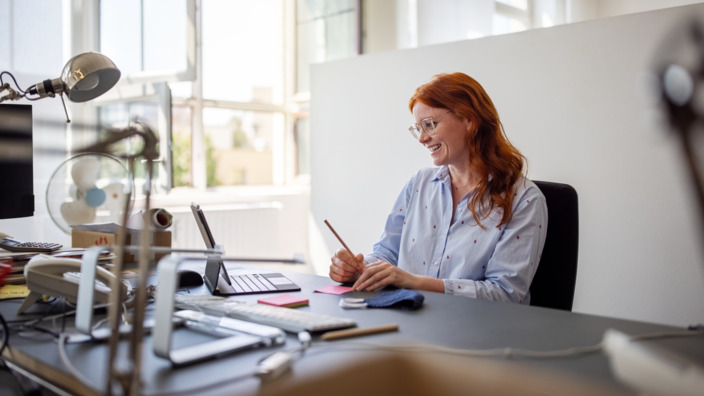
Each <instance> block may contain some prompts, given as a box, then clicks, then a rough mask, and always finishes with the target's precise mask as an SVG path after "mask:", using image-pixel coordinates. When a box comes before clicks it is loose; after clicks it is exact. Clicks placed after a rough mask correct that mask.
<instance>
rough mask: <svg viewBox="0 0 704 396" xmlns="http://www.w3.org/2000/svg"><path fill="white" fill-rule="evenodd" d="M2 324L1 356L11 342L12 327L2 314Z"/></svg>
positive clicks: (0, 322)
mask: <svg viewBox="0 0 704 396" xmlns="http://www.w3.org/2000/svg"><path fill="white" fill-rule="evenodd" d="M0 325H2V344H1V345H0V356H2V353H3V352H4V351H5V347H6V346H7V344H8V342H10V327H9V326H8V325H7V322H6V321H5V317H4V316H2V315H1V314H0Z"/></svg>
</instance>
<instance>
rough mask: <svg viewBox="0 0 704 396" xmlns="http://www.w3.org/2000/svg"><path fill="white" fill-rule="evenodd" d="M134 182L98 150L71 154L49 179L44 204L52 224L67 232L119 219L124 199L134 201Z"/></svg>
mask: <svg viewBox="0 0 704 396" xmlns="http://www.w3.org/2000/svg"><path fill="white" fill-rule="evenodd" d="M130 191H134V182H133V180H132V178H131V177H130V174H129V171H128V170H127V168H126V167H125V165H124V164H123V163H122V162H120V160H119V159H118V158H116V157H113V156H111V155H108V154H100V153H84V154H78V155H75V156H73V157H71V158H69V159H67V160H66V161H64V162H63V163H61V165H59V167H58V168H56V170H55V171H54V173H53V174H52V175H51V178H50V179H49V184H48V186H47V189H46V206H47V209H48V211H49V215H50V216H51V219H52V220H53V221H54V223H55V224H56V225H57V226H58V227H59V228H60V229H61V230H63V231H64V232H66V233H67V234H70V233H71V226H74V225H81V224H89V223H117V224H120V223H121V222H122V214H123V212H124V210H125V199H127V198H128V197H129V198H130V204H129V207H128V211H131V209H132V204H133V203H134V194H129V192H130Z"/></svg>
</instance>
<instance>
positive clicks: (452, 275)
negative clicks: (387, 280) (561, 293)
mask: <svg viewBox="0 0 704 396" xmlns="http://www.w3.org/2000/svg"><path fill="white" fill-rule="evenodd" d="M471 194H472V193H471V192H470V193H469V194H468V195H467V196H465V197H464V198H462V200H461V201H460V202H459V204H458V205H457V209H456V211H455V214H454V219H453V215H452V195H451V190H450V176H449V172H448V169H447V167H446V166H443V167H439V168H426V169H421V170H420V171H418V172H417V173H416V174H415V175H413V177H412V178H411V179H410V180H409V182H408V183H407V184H406V186H405V187H404V189H403V191H402V192H401V194H400V195H399V196H398V198H397V200H396V202H395V203H394V205H393V209H392V211H391V213H390V214H389V216H388V218H387V220H386V225H385V228H384V232H383V233H382V235H381V238H380V239H379V241H378V242H377V243H376V244H375V245H374V249H373V252H372V253H370V254H368V255H367V256H366V257H365V261H367V262H369V263H371V262H374V261H377V260H385V261H388V262H389V263H391V264H393V265H397V266H398V267H399V268H401V269H403V270H405V271H408V272H410V273H413V274H417V275H422V276H429V277H433V278H439V279H442V280H443V283H444V285H445V293H446V294H455V295H462V296H466V297H473V298H479V299H486V300H495V301H509V302H517V303H523V304H528V303H529V302H530V294H529V287H530V283H531V281H532V279H533V275H535V271H536V269H537V267H538V262H539V261H540V254H541V252H542V250H543V245H544V244H545V235H546V232H547V221H548V218H547V206H546V204H545V197H544V196H543V194H542V193H541V192H540V189H539V188H538V187H537V186H536V185H535V184H534V183H533V182H531V181H530V180H528V179H526V178H521V179H520V180H519V181H518V183H517V184H516V186H515V197H514V202H513V218H512V219H511V221H510V222H509V223H508V224H506V225H503V226H502V227H501V228H498V227H497V225H498V223H499V221H500V220H501V215H500V213H499V212H497V211H493V212H492V213H490V214H489V216H487V217H486V218H481V219H480V220H481V223H482V225H483V226H484V229H482V228H481V227H480V226H478V225H477V224H476V222H475V220H474V218H473V216H472V212H471V211H470V210H469V209H468V208H467V200H468V199H469V197H471Z"/></svg>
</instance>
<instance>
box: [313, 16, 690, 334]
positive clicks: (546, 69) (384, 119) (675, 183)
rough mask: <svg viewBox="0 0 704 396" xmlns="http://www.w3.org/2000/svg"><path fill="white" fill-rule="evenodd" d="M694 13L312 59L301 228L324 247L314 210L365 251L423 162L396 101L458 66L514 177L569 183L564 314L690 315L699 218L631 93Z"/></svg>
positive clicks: (671, 148) (666, 319)
mask: <svg viewBox="0 0 704 396" xmlns="http://www.w3.org/2000/svg"><path fill="white" fill-rule="evenodd" d="M695 16H697V17H698V20H699V21H700V23H702V24H704V4H698V5H692V6H685V7H678V8H671V9H666V10H660V11H654V12H648V13H641V14H633V15H628V16H623V17H616V18H609V19H603V20H597V21H592V22H585V23H576V24H571V25H563V26H558V27H554V28H550V29H539V30H533V31H528V32H524V33H518V34H511V35H504V36H494V37H488V38H482V39H476V40H468V41H461V42H456V43H450V44H443V45H436V46H430V47H423V48H417V49H411V50H401V51H395V52H388V53H380V54H373V55H367V56H360V57H357V58H353V59H348V60H342V61H335V62H329V63H325V64H319V65H314V66H313V68H312V96H311V97H312V103H311V125H312V145H313V147H312V192H311V194H312V195H311V206H312V213H313V217H314V225H315V226H317V227H318V230H315V229H314V230H313V233H314V234H315V233H316V232H317V233H320V235H323V238H324V241H325V246H326V247H327V250H328V251H327V252H326V254H331V252H333V251H334V250H336V249H337V248H338V247H339V242H337V240H336V239H335V238H334V236H333V235H332V234H331V233H330V232H329V231H328V230H327V229H325V225H324V224H323V220H324V219H328V220H329V221H330V223H331V224H332V225H333V226H334V227H335V228H336V230H337V232H338V233H339V234H341V236H342V237H343V238H344V239H345V241H346V243H347V245H348V246H350V248H351V249H352V250H355V251H358V252H368V251H369V250H370V249H371V247H372V244H373V243H374V242H375V241H376V239H377V238H378V236H379V234H380V233H381V231H382V226H383V224H384V221H385V219H386V215H387V211H388V210H389V208H390V207H391V205H392V203H393V201H394V200H395V198H396V196H397V194H398V192H399V191H400V189H401V187H402V186H403V184H404V183H405V182H406V181H407V179H408V178H409V177H410V175H411V174H412V173H413V172H414V171H415V170H416V169H417V168H420V167H424V166H432V162H431V161H430V159H429V155H428V153H427V150H426V149H425V148H423V147H422V146H420V145H419V144H418V143H417V142H415V141H413V139H412V138H411V136H410V134H409V133H408V132H407V128H408V126H409V124H410V122H411V115H410V112H409V110H408V99H409V97H410V96H411V95H412V93H413V91H414V89H415V88H416V87H417V86H418V85H420V84H422V83H424V82H426V81H427V80H428V79H429V78H430V77H431V76H432V75H434V74H437V73H443V72H454V71H462V72H465V73H467V74H469V75H471V76H473V77H475V78H476V79H477V80H478V81H479V82H480V83H482V84H483V86H484V87H485V89H486V90H487V91H488V92H489V94H490V95H491V96H492V98H493V99H494V102H495V104H496V106H497V108H498V110H499V114H500V115H501V117H502V120H503V123H504V126H505V129H506V131H507V134H508V136H509V138H510V139H511V140H512V142H513V143H514V144H515V145H516V146H517V147H518V148H519V149H520V150H521V151H522V152H523V153H524V154H525V155H526V156H527V157H528V159H529V164H528V170H529V174H528V175H529V177H531V178H534V179H539V180H550V181H557V182H564V183H569V184H571V185H573V186H574V187H575V188H576V189H577V192H578V194H579V200H580V201H579V203H580V252H579V271H578V279H577V289H576V292H575V304H574V310H575V311H576V312H583V313H590V314H597V315H604V316H613V317H621V318H627V319H635V320H642V321H648V322H657V323H667V324H674V325H687V324H691V323H701V322H704V249H702V246H701V241H702V234H701V231H702V229H701V226H702V224H700V223H699V219H701V217H699V216H698V208H697V207H696V206H695V205H694V197H693V193H692V191H691V187H690V184H689V180H688V177H689V175H688V174H687V173H686V170H685V168H684V164H683V160H682V158H681V154H680V148H679V146H678V143H679V142H678V141H677V140H675V139H674V137H673V136H670V135H667V134H666V133H664V132H657V131H654V130H653V128H652V125H653V124H652V123H649V122H648V120H649V114H650V113H649V111H648V108H647V106H646V105H645V104H644V101H643V100H642V99H641V97H640V96H639V89H638V81H639V76H641V75H642V73H644V72H646V71H648V70H649V68H650V67H651V66H652V65H653V64H654V62H655V61H656V60H657V59H658V58H657V57H658V53H659V52H658V51H659V50H660V49H661V48H662V45H663V42H664V41H665V40H666V38H667V37H669V36H670V35H671V32H672V31H673V30H677V29H678V28H681V27H682V26H683V25H685V24H686V23H688V22H689V21H690V20H692V18H693V17H695ZM667 40H669V39H667ZM700 142H701V140H700ZM312 255H313V256H315V253H312ZM321 256H324V255H322V254H319V255H318V257H321ZM315 264H316V266H317V268H318V269H319V270H321V268H323V267H324V266H325V265H327V263H315ZM321 272H322V270H321Z"/></svg>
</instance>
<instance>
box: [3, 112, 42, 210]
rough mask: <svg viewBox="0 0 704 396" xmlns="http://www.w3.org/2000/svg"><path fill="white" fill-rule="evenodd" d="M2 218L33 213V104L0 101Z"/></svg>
mask: <svg viewBox="0 0 704 396" xmlns="http://www.w3.org/2000/svg"><path fill="white" fill-rule="evenodd" d="M0 175H2V176H1V177H2V179H1V180H0V219H13V218H18V217H29V216H33V215H34V170H33V156H32V105H23V104H0Z"/></svg>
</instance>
